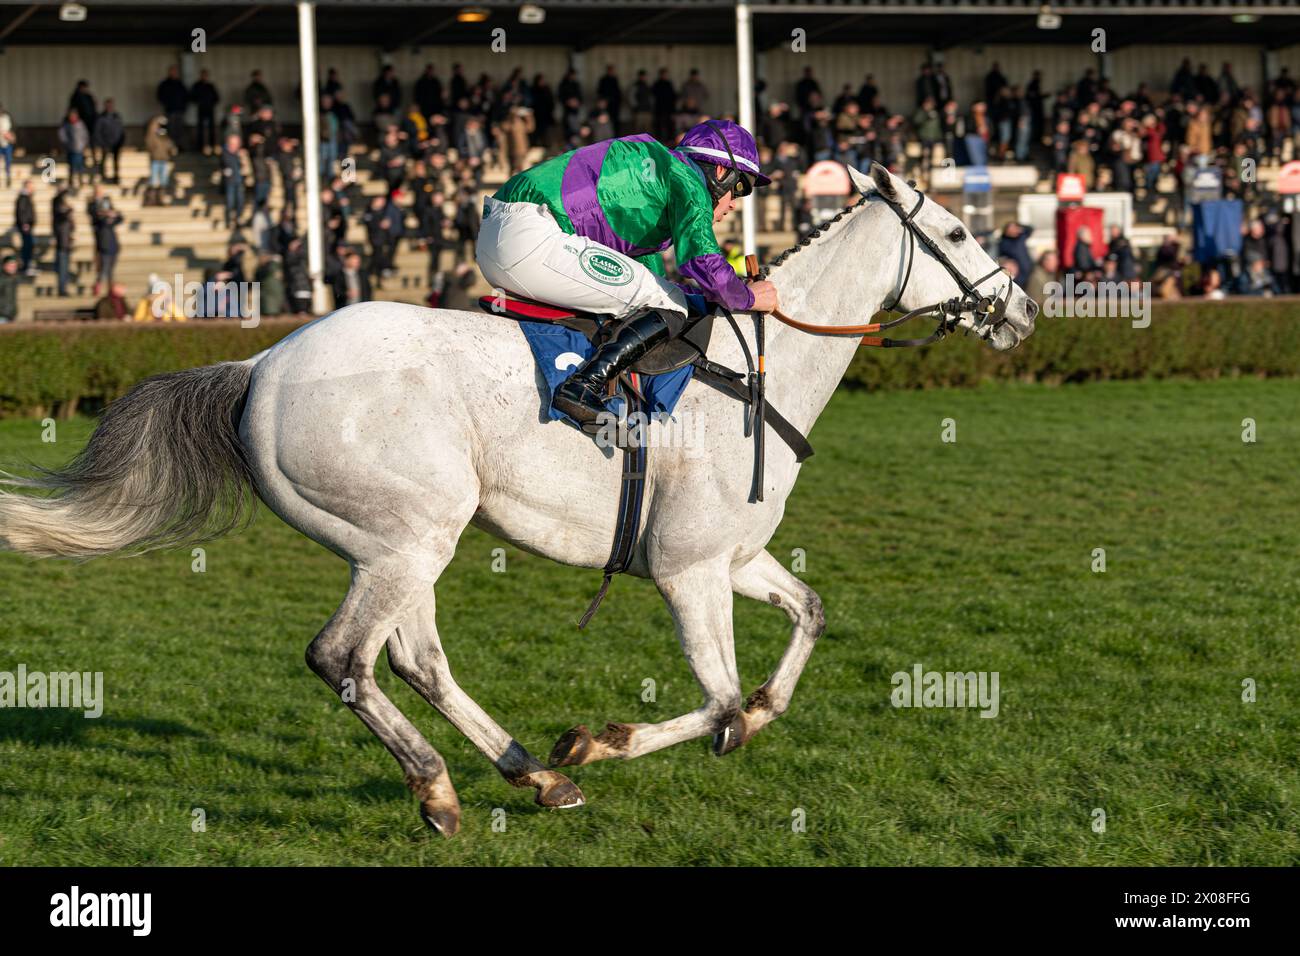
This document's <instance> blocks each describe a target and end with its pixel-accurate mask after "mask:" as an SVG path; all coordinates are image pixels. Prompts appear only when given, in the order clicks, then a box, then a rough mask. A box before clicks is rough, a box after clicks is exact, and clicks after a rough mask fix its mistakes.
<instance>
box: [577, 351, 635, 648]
mask: <svg viewBox="0 0 1300 956" xmlns="http://www.w3.org/2000/svg"><path fill="white" fill-rule="evenodd" d="M620 380H621V381H624V382H626V383H627V386H628V387H627V388H625V389H624V390H623V397H624V401H625V402H626V405H627V415H628V420H629V421H630V420H631V416H632V415H633V414H635V413H637V412H641V411H642V410H643V409H644V408H645V400H644V398H643V396H642V395H641V391H640V389H638V388H637V387H636V386H635V385H634V384H632V382H631V380H630V379H629V378H626V377H622V376H620ZM646 457H647V449H646V447H645V444H644V443H640V442H638V443H637V444H635V445H632V444H629V445H628V446H626V447H625V448H624V449H623V473H622V475H621V476H620V484H619V495H618V516H617V518H616V519H615V522H614V544H613V546H612V547H611V548H610V550H609V560H607V561H606V562H605V567H604V568H603V569H602V571H603V573H604V575H605V577H604V580H602V581H601V582H600V590H599V591H597V592H596V596H595V597H594V598H593V599H592V601H591V604H590V605H589V606H588V607H587V612H586V613H585V614H583V615H582V618H581V619H580V620H579V621H578V629H579V630H582V629H584V628H586V626H587V623H588V622H589V621H590V620H591V619H592V616H593V615H595V613H596V611H597V609H599V607H600V605H601V602H602V601H604V600H605V595H606V594H607V593H609V584H610V581H611V580H612V579H613V577H614V575H616V574H621V573H622V572H624V571H626V570H627V569H628V568H629V567H630V566H631V564H632V555H633V552H634V551H635V550H636V539H637V535H638V534H639V533H640V531H641V507H642V504H643V502H644V500H645V476H646Z"/></svg>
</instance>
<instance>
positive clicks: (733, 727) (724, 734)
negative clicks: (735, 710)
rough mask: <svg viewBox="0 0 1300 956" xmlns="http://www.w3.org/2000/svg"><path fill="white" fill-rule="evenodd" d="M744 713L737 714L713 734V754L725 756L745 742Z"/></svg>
mask: <svg viewBox="0 0 1300 956" xmlns="http://www.w3.org/2000/svg"><path fill="white" fill-rule="evenodd" d="M745 739H746V738H745V715H744V714H737V715H736V716H735V717H733V718H732V720H731V723H729V724H727V726H726V727H724V728H723V729H722V731H721V733H716V734H714V735H713V755H714V756H715V757H725V756H726V755H727V754H729V753H731V752H732V751H733V750H735V749H736V748H737V747H739V746H740V745H741V744H743V743H744V742H745Z"/></svg>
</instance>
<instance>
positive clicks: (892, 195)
mask: <svg viewBox="0 0 1300 956" xmlns="http://www.w3.org/2000/svg"><path fill="white" fill-rule="evenodd" d="M871 181H872V182H873V183H875V185H876V189H877V191H878V192H879V193H880V195H882V196H884V197H885V198H886V199H892V200H893V201H894V202H898V198H899V197H898V184H897V183H896V182H895V181H894V174H893V173H891V172H890V171H889V170H888V169H886V168H885V167H884V166H881V165H880V164H879V163H872V164H871Z"/></svg>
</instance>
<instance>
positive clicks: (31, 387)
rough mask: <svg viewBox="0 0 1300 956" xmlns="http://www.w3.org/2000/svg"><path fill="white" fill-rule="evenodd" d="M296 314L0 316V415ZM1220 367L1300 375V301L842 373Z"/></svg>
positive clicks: (889, 375) (187, 363) (182, 360)
mask: <svg viewBox="0 0 1300 956" xmlns="http://www.w3.org/2000/svg"><path fill="white" fill-rule="evenodd" d="M917 323H918V326H919V325H920V323H921V320H917ZM301 324H302V323H301V322H299V321H294V320H265V321H263V322H262V323H261V324H260V325H259V326H258V327H256V328H252V329H244V328H240V326H239V323H237V322H224V321H200V322H190V323H184V324H179V323H178V324H159V325H135V324H132V323H125V324H118V323H113V324H107V323H103V324H98V323H78V324H71V323H67V324H54V325H10V326H0V417H12V416H18V415H35V416H38V417H39V416H44V415H57V416H67V415H70V414H72V413H74V412H75V411H77V410H78V409H82V410H84V411H91V410H95V409H96V408H99V407H102V406H103V405H104V404H106V403H107V402H111V401H112V400H113V399H115V398H117V397H118V396H119V395H121V394H123V393H124V392H125V391H126V390H127V389H129V388H130V387H131V386H132V385H133V384H135V383H136V382H138V381H139V380H140V379H142V378H145V377H147V376H149V375H154V374H157V373H159V372H166V371H172V370H175V369H180V368H189V367H191V366H195V365H206V364H209V363H212V362H220V361H225V360H230V359H243V358H247V357H248V356H250V355H254V354H256V353H257V352H260V351H261V350H262V349H265V348H267V347H268V346H270V345H272V344H274V343H275V342H277V341H279V340H280V339H281V338H283V337H284V336H285V335H288V334H289V333H290V332H292V331H293V330H294V329H296V328H298V327H300V325H301ZM903 334H904V335H907V334H919V333H908V332H904V333H903ZM775 358H776V357H775V356H774V359H775ZM1223 375H1262V376H1300V300H1297V299H1272V300H1268V299H1229V300H1224V301H1219V302H1204V301H1196V302H1170V303H1157V304H1156V305H1155V306H1154V308H1153V310H1152V317H1151V324H1150V326H1149V327H1148V328H1145V329H1136V328H1133V327H1132V324H1131V322H1130V320H1128V319H1106V318H1091V319H1089V318H1073V319H1068V318H1049V317H1046V316H1040V317H1039V319H1038V327H1037V331H1036V332H1035V333H1034V335H1033V336H1032V337H1031V338H1029V339H1028V340H1027V341H1026V342H1025V343H1024V344H1023V345H1021V346H1020V348H1018V349H1016V350H1015V351H1013V352H1010V353H999V352H994V351H993V350H992V349H989V348H987V347H985V346H982V345H979V344H977V343H976V342H975V341H974V340H973V339H966V340H964V339H963V338H962V337H961V336H960V335H958V336H955V337H953V338H950V339H948V340H946V341H944V342H940V343H938V344H936V345H932V346H929V347H927V348H923V349H862V350H860V351H859V353H858V355H857V356H856V357H855V359H854V361H853V363H852V365H850V366H849V371H848V374H847V376H846V377H845V382H846V383H847V384H848V385H849V386H850V387H860V388H866V389H880V388H926V387H934V386H964V385H976V384H979V383H981V382H986V381H994V380H1015V381H1037V382H1050V383H1058V382H1074V381H1088V380H1095V379H1122V378H1144V377H1153V378H1165V377H1169V376H1192V377H1197V378H1213V377H1218V376H1223Z"/></svg>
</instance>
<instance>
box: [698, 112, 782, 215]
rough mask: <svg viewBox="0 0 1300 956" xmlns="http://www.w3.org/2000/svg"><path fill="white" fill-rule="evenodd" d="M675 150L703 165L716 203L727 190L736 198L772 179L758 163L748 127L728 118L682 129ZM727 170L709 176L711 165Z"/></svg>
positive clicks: (706, 179)
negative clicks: (720, 174)
mask: <svg viewBox="0 0 1300 956" xmlns="http://www.w3.org/2000/svg"><path fill="white" fill-rule="evenodd" d="M677 152H679V153H682V154H684V155H685V156H686V157H687V158H688V159H692V160H694V161H695V162H696V163H698V164H699V165H701V166H703V167H704V169H705V171H706V175H705V177H704V179H705V181H706V182H707V183H708V185H709V192H710V193H711V194H712V196H713V201H714V202H715V203H716V202H717V201H718V200H719V199H721V198H722V197H723V196H724V195H726V194H727V193H728V192H734V195H735V196H736V198H737V199H739V198H741V197H742V196H748V195H749V194H750V193H751V192H753V191H754V188H755V187H757V186H766V185H767V184H768V183H770V182H771V181H772V180H770V179H769V178H768V177H766V176H764V175H763V171H762V170H761V169H759V166H758V144H757V143H755V142H754V137H753V136H751V135H750V133H749V130H747V129H745V127H743V126H741V125H740V124H739V123H733V122H731V120H705V121H704V122H703V123H698V124H696V125H695V126H692V127H691V128H690V129H689V130H687V131H686V134H685V135H684V136H683V137H682V141H681V142H680V143H678V144H677ZM715 165H717V166H723V167H725V168H726V169H728V170H730V171H731V172H729V173H728V174H727V175H726V176H724V177H723V178H722V179H715V178H714V177H713V175H712V171H713V167H714V166H715Z"/></svg>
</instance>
